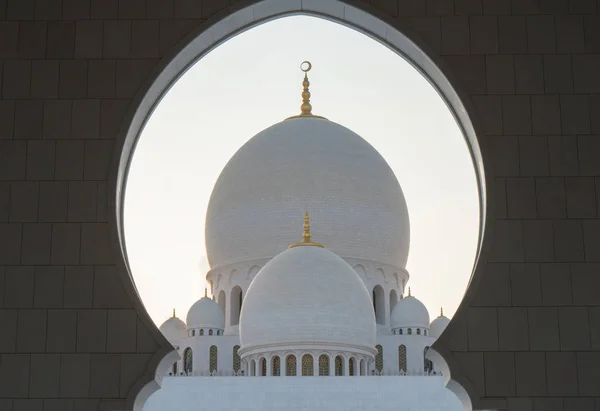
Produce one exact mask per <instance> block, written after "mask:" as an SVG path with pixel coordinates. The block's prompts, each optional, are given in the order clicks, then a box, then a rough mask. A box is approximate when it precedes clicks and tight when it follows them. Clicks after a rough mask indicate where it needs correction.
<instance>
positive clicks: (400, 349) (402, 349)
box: [398, 344, 406, 372]
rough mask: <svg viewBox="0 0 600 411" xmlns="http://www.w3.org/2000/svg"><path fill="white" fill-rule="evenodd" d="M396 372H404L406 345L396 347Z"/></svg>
mask: <svg viewBox="0 0 600 411" xmlns="http://www.w3.org/2000/svg"><path fill="white" fill-rule="evenodd" d="M398 371H404V372H406V345H404V344H403V345H401V346H399V347H398Z"/></svg>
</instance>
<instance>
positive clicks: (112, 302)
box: [94, 266, 132, 308]
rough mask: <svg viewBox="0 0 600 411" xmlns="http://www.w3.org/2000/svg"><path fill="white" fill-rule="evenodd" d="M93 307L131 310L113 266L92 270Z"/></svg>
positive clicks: (98, 267)
mask: <svg viewBox="0 0 600 411" xmlns="http://www.w3.org/2000/svg"><path fill="white" fill-rule="evenodd" d="M94 307H96V308H132V304H131V301H130V300H129V297H128V296H127V293H126V292H125V288H124V287H123V283H122V282H121V279H120V278H119V273H118V272H117V268H116V267H114V266H96V267H95V269H94Z"/></svg>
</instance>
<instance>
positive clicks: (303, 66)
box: [300, 60, 312, 73]
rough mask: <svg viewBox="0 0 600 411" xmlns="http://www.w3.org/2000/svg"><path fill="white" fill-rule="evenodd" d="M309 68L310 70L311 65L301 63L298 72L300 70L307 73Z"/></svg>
mask: <svg viewBox="0 0 600 411" xmlns="http://www.w3.org/2000/svg"><path fill="white" fill-rule="evenodd" d="M311 68H312V64H311V62H310V61H308V60H306V61H303V62H302V64H300V70H302V71H303V72H305V73H308V72H309V71H310V69H311Z"/></svg>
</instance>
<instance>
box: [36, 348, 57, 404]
mask: <svg viewBox="0 0 600 411" xmlns="http://www.w3.org/2000/svg"><path fill="white" fill-rule="evenodd" d="M59 372H60V355H59V354H33V355H32V356H31V365H30V372H29V378H30V380H29V381H30V382H29V383H30V389H29V395H30V396H31V397H33V398H56V397H58V383H59ZM40 410H41V408H40Z"/></svg>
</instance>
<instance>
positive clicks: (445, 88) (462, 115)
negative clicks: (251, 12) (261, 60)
mask: <svg viewBox="0 0 600 411" xmlns="http://www.w3.org/2000/svg"><path fill="white" fill-rule="evenodd" d="M258 6H259V5H258ZM348 7H350V6H348ZM291 12H292V13H297V12H300V10H293V11H291ZM302 12H305V13H306V12H307V13H309V14H310V7H308V8H307V9H305V10H304V11H302ZM319 13H324V15H327V12H325V11H323V10H320V11H319ZM266 15H267V16H269V17H272V15H270V14H269V13H266ZM328 17H330V18H332V19H338V20H340V21H341V20H343V17H339V16H334V15H330V16H328ZM375 21H376V23H377V24H379V23H380V22H379V21H378V20H377V19H375ZM345 23H346V24H349V25H351V26H356V27H358V28H359V29H361V30H363V31H364V32H367V33H370V34H373V31H372V28H367V25H363V24H361V23H360V22H359V23H356V22H345ZM242 24H247V23H242ZM256 24H258V22H253V23H251V24H250V25H249V26H252V25H256ZM381 24H383V23H381ZM238 28H240V27H238ZM228 30H229V29H228ZM228 30H224V34H223V36H224V37H223V39H226V38H228V37H230V36H231V35H232V32H230V31H228ZM394 35H396V33H395V32H394ZM398 36H399V38H404V37H403V36H402V35H401V34H400V33H398ZM219 40H222V39H214V40H211V42H209V43H206V44H210V46H212V45H213V44H214V43H213V42H217V41H219ZM194 41H195V40H194ZM381 41H382V42H388V43H389V45H390V47H392V48H394V49H395V50H402V51H404V53H406V56H407V57H408V58H409V59H412V61H413V62H414V61H419V63H415V64H418V65H419V66H420V69H422V70H423V71H424V72H426V73H427V74H428V75H429V77H430V79H432V82H434V83H435V84H436V86H437V87H438V90H439V91H440V92H441V93H444V95H445V97H446V99H447V101H448V102H449V104H450V105H451V106H452V107H453V108H454V114H455V115H456V116H457V117H458V118H459V120H460V121H461V125H462V126H463V128H464V129H465V133H466V134H467V137H468V138H469V139H470V142H471V148H472V152H473V156H474V157H475V158H476V160H478V161H479V162H480V155H479V151H478V148H477V144H476V141H475V137H474V132H471V129H472V127H469V126H470V122H469V121H468V117H467V116H468V114H467V113H468V111H467V110H457V109H456V108H457V107H456V105H458V106H460V105H461V99H460V98H459V97H456V98H450V97H455V94H456V93H455V92H454V90H453V89H452V87H450V85H449V84H447V85H445V83H444V81H446V80H443V81H442V80H440V79H439V78H435V76H433V75H432V73H431V71H435V70H434V69H437V67H436V66H435V64H433V63H431V62H430V61H429V60H428V58H427V56H424V55H422V54H418V56H419V57H423V59H422V60H423V61H422V60H421V59H416V56H417V55H415V54H414V53H415V51H413V50H412V49H410V50H408V49H409V48H410V47H415V46H410V47H408V46H406V47H404V46H402V45H401V44H400V45H398V44H395V43H394V39H393V36H390V39H389V40H388V39H386V40H383V39H381ZM415 48H416V47H415ZM196 51H198V50H196ZM416 52H420V50H419V49H418V48H416ZM202 53H204V51H202ZM199 55H201V53H198V52H196V53H195V54H194V55H193V56H192V57H189V53H188V57H187V58H188V59H195V58H197V56H199ZM202 55H203V54H202ZM175 60H176V59H175ZM175 60H174V61H175ZM190 61H191V60H190ZM190 61H188V62H186V63H185V64H182V63H181V60H179V61H177V63H176V64H175V63H173V64H174V65H175V66H176V67H177V69H176V70H177V71H178V72H177V73H176V74H179V70H180V67H187V64H188V63H189V62H190ZM169 68H171V72H170V74H165V75H163V74H161V76H162V77H160V78H159V80H160V81H158V80H157V81H156V82H155V83H154V84H152V85H151V87H149V89H148V90H149V92H148V93H147V95H146V97H144V99H143V101H142V104H141V106H140V107H141V108H140V109H139V110H138V112H137V113H136V115H135V117H134V118H133V119H132V126H131V127H130V130H129V131H128V136H127V138H128V141H126V143H128V144H121V145H122V146H125V150H124V151H123V156H122V159H121V160H122V161H121V163H122V164H123V163H127V162H128V161H129V156H130V149H131V147H132V146H133V144H132V142H133V141H134V140H135V138H137V135H138V134H139V129H140V126H141V124H142V123H143V121H144V120H145V117H146V115H147V114H148V112H149V111H150V110H151V107H153V104H154V102H155V101H156V99H157V96H159V95H161V93H163V92H164V90H165V88H166V84H167V83H168V82H170V81H172V80H173V79H174V77H175V74H174V72H173V68H172V66H171V63H168V64H167V66H166V67H165V71H164V72H163V73H165V72H168V71H169V70H167V69H169ZM156 87H158V88H156ZM453 93H454V94H453ZM148 96H149V97H148ZM148 98H149V99H150V100H147V99H148ZM148 101H150V102H151V104H147V103H148ZM459 108H462V107H459ZM140 112H141V118H140V116H139V113H140ZM132 130H133V131H132ZM132 139H133V140H132ZM478 164H479V163H478ZM124 168H125V167H121V170H123V169H124ZM478 170H479V169H478ZM479 171H480V172H479V175H478V177H479V179H480V180H479V181H480V182H481V183H482V182H483V167H482V166H481V167H480V170H479ZM123 174H124V171H119V173H117V174H116V176H115V179H116V180H117V183H116V185H117V187H118V190H115V192H116V193H117V195H118V196H120V195H121V192H122V190H121V188H122V185H123V179H124V177H123ZM481 199H482V204H483V205H485V193H481ZM117 204H118V207H121V206H122V204H121V200H118V201H117ZM482 210H483V208H482ZM117 215H118V219H119V221H118V223H119V224H120V225H121V226H122V221H120V218H121V215H120V212H119V211H118V210H117ZM121 231H122V228H119V232H118V234H119V235H120V236H121V237H122V232H121ZM122 244H123V243H122ZM123 249H125V248H123ZM240 306H241V304H240Z"/></svg>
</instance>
